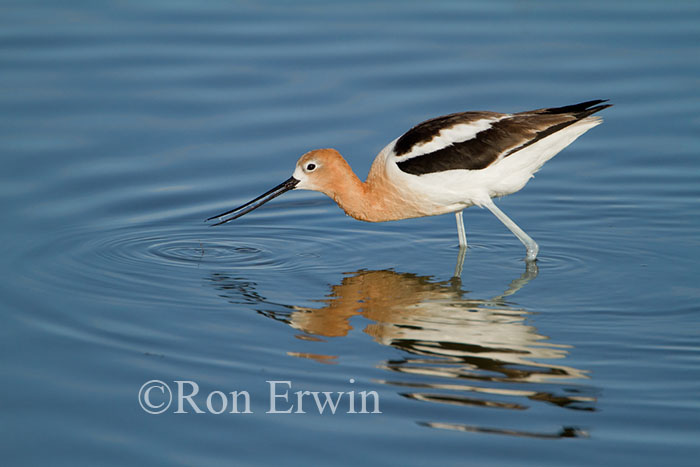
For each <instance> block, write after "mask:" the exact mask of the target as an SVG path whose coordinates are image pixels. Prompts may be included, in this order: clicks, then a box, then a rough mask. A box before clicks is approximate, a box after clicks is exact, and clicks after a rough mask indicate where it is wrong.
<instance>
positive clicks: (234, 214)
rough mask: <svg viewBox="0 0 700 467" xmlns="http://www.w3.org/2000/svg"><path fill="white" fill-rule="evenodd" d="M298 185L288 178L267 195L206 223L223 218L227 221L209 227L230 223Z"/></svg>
mask: <svg viewBox="0 0 700 467" xmlns="http://www.w3.org/2000/svg"><path fill="white" fill-rule="evenodd" d="M298 183H299V180H297V179H296V178H294V177H289V179H288V180H285V181H284V182H282V183H280V184H279V185H277V186H276V187H274V188H273V189H272V190H270V191H268V192H267V193H265V194H262V195H260V196H258V197H257V198H255V199H254V200H253V201H249V202H247V203H245V204H244V205H243V206H238V207H237V208H236V209H231V210H230V211H226V212H224V213H221V214H219V215H216V216H212V217H210V218H209V219H207V221H211V220H214V219H221V218H223V217H228V219H224V220H221V221H220V222H217V223H216V224H212V225H211V226H212V227H214V226H216V225H221V224H225V223H227V222H229V221H232V220H234V219H238V218H239V217H241V216H242V215H244V214H248V213H249V212H250V211H252V210H254V209H258V208H259V207H260V206H262V205H263V204H265V203H267V202H268V201H270V200H272V199H275V198H277V197H278V196H279V195H281V194H282V193H286V192H287V191H289V190H293V189H294V187H296V186H297V184H298ZM229 216H230V217H229Z"/></svg>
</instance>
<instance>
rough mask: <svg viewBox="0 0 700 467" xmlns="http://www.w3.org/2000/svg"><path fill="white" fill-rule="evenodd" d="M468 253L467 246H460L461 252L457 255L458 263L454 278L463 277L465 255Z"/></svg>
mask: <svg viewBox="0 0 700 467" xmlns="http://www.w3.org/2000/svg"><path fill="white" fill-rule="evenodd" d="M466 253H467V249H466V248H462V247H460V248H459V254H458V255H457V265H456V266H455V274H454V276H453V278H456V279H460V278H461V277H462V267H463V266H464V257H465V256H466Z"/></svg>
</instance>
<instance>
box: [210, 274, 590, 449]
mask: <svg viewBox="0 0 700 467" xmlns="http://www.w3.org/2000/svg"><path fill="white" fill-rule="evenodd" d="M536 276H537V266H536V265H535V264H534V263H529V264H528V265H527V269H526V271H525V272H524V273H523V274H522V275H521V276H520V277H519V278H518V279H516V280H514V281H512V282H511V284H510V286H509V287H508V289H507V290H506V291H505V292H504V293H503V294H501V295H499V296H496V297H493V298H491V299H474V298H469V297H468V296H467V293H466V292H465V291H464V290H462V288H461V282H460V280H459V279H457V278H453V279H452V280H450V281H435V280H433V279H432V278H430V277H424V276H417V275H415V274H405V273H404V274H402V273H397V272H394V271H390V270H384V271H358V272H355V273H351V274H348V275H347V276H346V277H345V278H344V279H343V280H342V281H341V283H340V284H338V285H335V286H332V287H331V292H330V293H329V294H328V296H327V298H325V299H323V300H319V301H318V302H319V303H320V304H321V306H319V307H315V308H310V307H297V306H291V307H288V309H287V310H286V311H280V312H268V313H269V315H271V316H272V317H274V318H276V319H279V320H282V321H285V322H286V323H288V324H289V325H290V326H291V327H293V328H295V329H298V330H300V331H303V332H304V334H303V335H301V336H299V337H301V338H304V339H308V340H316V339H318V337H315V336H323V337H342V336H345V335H347V334H348V332H349V331H350V330H351V329H352V326H351V324H350V320H351V318H353V317H354V316H357V315H361V316H363V317H364V318H366V319H368V320H370V321H371V323H370V324H368V325H367V326H366V327H365V328H364V330H363V331H364V332H365V333H367V334H368V335H370V336H372V337H373V338H374V340H375V341H376V342H378V343H380V344H383V345H387V346H392V347H395V348H398V349H401V350H403V351H404V357H403V358H402V359H395V360H391V361H387V362H384V363H382V364H380V367H381V368H384V369H385V370H387V371H388V372H390V373H391V374H393V375H394V376H389V375H387V377H386V379H384V380H382V381H381V382H383V383H386V384H389V385H392V386H394V387H401V388H405V390H406V392H401V395H403V396H405V397H407V398H410V399H414V400H420V401H429V402H433V403H441V404H455V405H460V406H479V407H489V408H500V409H514V410H524V409H527V408H528V407H529V405H530V403H531V402H533V401H542V402H547V403H550V404H554V405H557V406H560V407H563V408H568V409H576V410H588V411H592V410H595V409H594V407H593V405H592V404H593V403H594V402H595V397H593V396H592V395H590V393H589V392H590V390H589V389H588V388H587V387H586V386H582V385H580V380H583V379H587V378H588V376H587V373H586V372H585V371H583V370H579V369H576V368H573V367H571V366H567V365H563V364H561V363H558V362H557V361H559V362H561V361H562V360H563V359H565V358H566V357H567V355H568V352H569V349H570V346H566V345H561V344H554V343H551V342H549V339H548V338H547V337H546V336H543V335H542V334H539V333H538V331H537V329H536V328H535V327H534V326H532V324H531V323H530V322H529V320H528V318H529V316H530V313H529V312H528V311H526V310H523V309H521V308H518V307H515V306H513V304H512V303H509V302H508V301H507V300H506V297H508V296H509V295H512V294H514V293H515V292H517V291H518V290H519V289H520V288H522V287H523V286H525V285H526V284H527V283H528V282H529V281H531V280H532V279H534V278H535V277H536ZM219 279H220V278H219ZM290 309H291V311H289V310H290ZM289 354H290V355H294V356H298V357H305V358H311V359H314V360H317V361H321V362H327V363H332V362H334V361H335V359H336V358H337V356H335V357H334V356H328V355H320V354H302V353H293V352H289ZM402 375H405V376H402ZM408 375H410V376H408ZM577 381H578V385H577ZM587 393H588V394H587ZM422 424H423V425H425V426H432V427H439V428H448V429H455V430H460V431H489V432H497V433H503V434H511V435H523V436H525V435H528V436H537V437H543V438H551V437H570V436H580V435H581V432H580V431H579V430H577V429H575V428H571V427H563V428H562V430H561V431H558V432H555V433H551V434H549V433H548V434H537V433H528V434H524V432H519V431H517V430H497V429H496V430H495V431H494V429H490V428H489V429H486V428H482V427H474V426H470V425H459V424H445V423H437V422H422ZM540 435H541V436H540Z"/></svg>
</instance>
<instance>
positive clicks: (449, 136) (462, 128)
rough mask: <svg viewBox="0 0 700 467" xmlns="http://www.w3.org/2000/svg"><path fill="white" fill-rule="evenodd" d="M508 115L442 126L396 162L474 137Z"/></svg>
mask: <svg viewBox="0 0 700 467" xmlns="http://www.w3.org/2000/svg"><path fill="white" fill-rule="evenodd" d="M509 117H511V115H510V114H506V115H501V116H499V117H495V118H482V119H479V120H476V121H473V122H469V123H460V124H457V125H454V126H451V127H449V128H443V129H442V130H440V132H439V133H438V134H437V135H436V136H435V137H434V138H433V139H431V140H430V141H427V142H425V143H421V144H416V145H415V146H413V147H412V148H411V151H409V152H407V153H406V154H404V155H402V156H401V157H397V158H396V162H397V163H398V162H403V161H405V160H408V159H411V158H413V157H416V156H422V155H424V154H430V153H431V152H435V151H439V150H440V149H442V148H446V147H447V146H449V145H451V144H455V143H463V142H464V141H469V140H470V139H474V138H476V135H477V134H479V133H481V132H482V131H485V130H488V129H489V128H491V125H492V124H493V123H495V122H498V121H499V120H503V119H504V118H509Z"/></svg>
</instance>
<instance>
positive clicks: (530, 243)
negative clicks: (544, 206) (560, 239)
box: [484, 199, 540, 261]
mask: <svg viewBox="0 0 700 467" xmlns="http://www.w3.org/2000/svg"><path fill="white" fill-rule="evenodd" d="M484 206H486V208H488V210H489V211H491V212H492V213H493V215H494V216H496V217H498V219H499V220H500V221H501V222H503V225H505V226H506V227H508V229H510V231H511V232H513V233H514V234H515V236H516V237H518V240H520V241H521V242H523V245H525V248H527V256H526V257H525V259H526V260H527V261H533V260H535V258H537V252H538V251H539V250H540V247H538V246H537V243H535V241H534V240H533V239H532V238H530V236H529V235H528V234H526V233H525V232H524V231H523V229H521V228H520V227H518V225H517V224H516V223H515V222H513V221H512V220H511V219H510V218H509V217H508V216H506V215H505V214H504V213H503V211H501V210H500V209H498V207H496V205H495V204H494V203H493V201H492V200H491V199H489V200H488V202H487V203H484Z"/></svg>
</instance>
